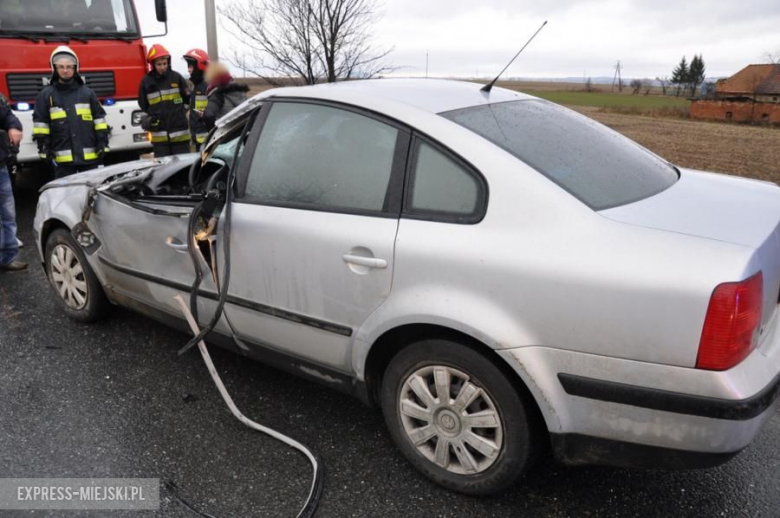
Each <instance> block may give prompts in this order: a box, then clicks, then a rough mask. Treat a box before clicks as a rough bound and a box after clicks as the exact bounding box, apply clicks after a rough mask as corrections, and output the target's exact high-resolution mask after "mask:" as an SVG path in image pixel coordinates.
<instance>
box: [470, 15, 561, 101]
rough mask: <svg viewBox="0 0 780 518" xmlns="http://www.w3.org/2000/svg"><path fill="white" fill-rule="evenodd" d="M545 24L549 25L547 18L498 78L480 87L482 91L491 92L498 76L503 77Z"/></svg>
mask: <svg viewBox="0 0 780 518" xmlns="http://www.w3.org/2000/svg"><path fill="white" fill-rule="evenodd" d="M545 25H547V20H545V21H544V23H543V24H542V26H541V27H539V28H538V29H536V32H535V33H534V35H533V36H531V39H530V40H528V41H527V42H525V45H523V48H522V49H520V51H519V52H518V53H517V54H515V57H513V58H512V61H510V62H509V63H507V64H506V66H505V67H504V70H502V71H501V72H499V73H498V75H497V76H496V78H495V79H493V80H492V81H491V82H490V83H488V84H486V85H485V86H483V87H482V88H480V89H479V90H480V91H481V92H487V93H490V90H491V89H492V88H493V85H494V84H496V81H498V78H499V77H501V74H503V73H504V72H506V69H507V68H509V65H511V64H512V62H513V61H514V60H516V59H517V56H519V55H520V52H523V51H524V50H525V48H526V47H527V46H528V44H529V43H531V41H532V40H533V39H534V38H536V35H537V34H539V31H541V30H542V29H544V26H545Z"/></svg>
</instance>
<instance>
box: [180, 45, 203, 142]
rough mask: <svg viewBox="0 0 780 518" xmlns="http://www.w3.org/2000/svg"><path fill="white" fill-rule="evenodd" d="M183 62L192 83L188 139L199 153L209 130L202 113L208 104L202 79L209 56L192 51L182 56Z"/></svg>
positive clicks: (198, 51)
mask: <svg viewBox="0 0 780 518" xmlns="http://www.w3.org/2000/svg"><path fill="white" fill-rule="evenodd" d="M183 57H184V61H186V62H187V71H188V72H189V73H190V82H191V83H192V88H191V89H192V96H191V97H190V117H189V118H190V137H191V139H192V144H193V146H195V150H196V151H199V150H200V146H202V145H203V143H204V142H205V141H206V137H207V136H208V134H209V130H208V129H207V128H206V124H204V122H203V112H204V111H205V110H206V105H207V104H208V102H209V101H208V97H207V96H206V88H207V87H208V84H207V83H206V80H205V78H204V77H203V74H204V72H205V71H206V67H207V66H208V64H209V55H208V54H207V53H206V51H205V50H201V49H192V50H190V51H189V52H187V53H186V54H184V56H183Z"/></svg>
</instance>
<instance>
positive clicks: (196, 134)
mask: <svg viewBox="0 0 780 518" xmlns="http://www.w3.org/2000/svg"><path fill="white" fill-rule="evenodd" d="M208 86H209V85H208V84H207V83H206V81H203V80H202V79H201V81H200V82H199V83H197V84H193V87H192V97H190V135H191V136H192V141H193V142H195V143H197V144H203V143H204V142H205V141H206V137H207V136H208V134H209V129H208V128H207V127H206V123H205V122H203V117H202V115H201V116H198V114H197V113H195V111H199V112H204V111H206V106H207V105H208V104H209V98H208V97H207V96H206V89H207V88H208Z"/></svg>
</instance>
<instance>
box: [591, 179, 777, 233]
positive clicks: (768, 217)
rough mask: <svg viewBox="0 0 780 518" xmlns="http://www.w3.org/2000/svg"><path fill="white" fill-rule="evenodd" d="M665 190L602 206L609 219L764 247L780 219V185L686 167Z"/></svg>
mask: <svg viewBox="0 0 780 518" xmlns="http://www.w3.org/2000/svg"><path fill="white" fill-rule="evenodd" d="M680 173H681V175H680V179H679V180H678V181H677V182H676V183H675V184H674V185H672V186H671V187H670V188H668V189H666V190H665V191H663V192H661V193H659V194H656V195H654V196H651V197H649V198H646V199H644V200H640V201H638V202H635V203H630V204H628V205H623V206H620V207H615V208H611V209H607V210H603V211H600V212H599V214H600V215H602V216H604V217H607V218H609V219H612V220H615V221H620V222H622V223H628V224H632V225H638V226H642V227H648V228H654V229H658V230H666V231H670V232H677V233H680V234H687V235H691V236H698V237H703V238H709V239H715V240H718V241H724V242H728V243H732V244H738V245H744V246H749V247H752V248H759V247H760V246H761V245H762V244H763V243H764V242H766V240H767V239H768V238H769V236H771V235H772V233H773V232H774V231H775V229H776V228H777V226H778V222H779V221H780V187H778V186H777V185H776V184H773V183H771V182H763V181H759V180H748V179H745V178H738V177H734V176H728V175H724V174H718V173H707V172H701V171H693V170H690V169H681V170H680Z"/></svg>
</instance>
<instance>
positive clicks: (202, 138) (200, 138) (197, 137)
mask: <svg viewBox="0 0 780 518" xmlns="http://www.w3.org/2000/svg"><path fill="white" fill-rule="evenodd" d="M208 136H209V134H208V133H198V134H197V135H195V141H196V142H197V143H198V144H203V143H204V142H206V137H208Z"/></svg>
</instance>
